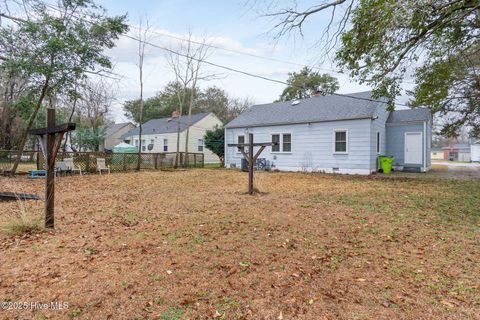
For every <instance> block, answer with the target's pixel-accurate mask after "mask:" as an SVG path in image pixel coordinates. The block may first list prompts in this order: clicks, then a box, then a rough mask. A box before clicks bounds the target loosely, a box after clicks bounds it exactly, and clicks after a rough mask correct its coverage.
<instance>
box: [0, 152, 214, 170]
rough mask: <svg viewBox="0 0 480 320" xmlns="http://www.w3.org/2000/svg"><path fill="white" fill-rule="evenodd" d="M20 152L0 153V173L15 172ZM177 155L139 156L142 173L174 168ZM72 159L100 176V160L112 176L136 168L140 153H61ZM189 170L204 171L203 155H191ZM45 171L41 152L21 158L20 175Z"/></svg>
mask: <svg viewBox="0 0 480 320" xmlns="http://www.w3.org/2000/svg"><path fill="white" fill-rule="evenodd" d="M179 155H180V157H179V164H178V166H179V167H184V163H185V153H184V152H180V154H179ZM17 156H18V151H12V150H0V165H1V166H0V169H1V170H2V171H8V170H10V169H11V168H12V166H13V163H14V162H15V159H16V158H17ZM175 157H176V153H175V152H165V153H142V154H140V169H150V170H160V169H168V168H173V167H174V165H175ZM68 158H73V163H74V164H75V166H76V167H77V168H80V169H82V172H91V173H95V172H97V158H100V159H105V162H106V164H107V166H110V170H111V171H112V172H115V171H129V170H135V169H136V168H137V161H138V154H137V153H105V152H59V153H58V154H57V159H56V160H57V161H63V160H65V159H68ZM187 163H188V167H194V168H202V167H203V166H204V155H203V153H190V152H189V153H188V161H187ZM44 167H45V159H44V157H43V153H42V152H40V151H24V152H22V155H21V157H20V164H19V166H18V169H17V172H19V173H24V172H28V171H30V170H40V169H43V168H44Z"/></svg>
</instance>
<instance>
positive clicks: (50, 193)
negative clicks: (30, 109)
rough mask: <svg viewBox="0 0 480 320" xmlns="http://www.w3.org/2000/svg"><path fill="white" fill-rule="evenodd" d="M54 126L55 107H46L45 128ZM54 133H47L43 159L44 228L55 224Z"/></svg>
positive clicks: (52, 226)
mask: <svg viewBox="0 0 480 320" xmlns="http://www.w3.org/2000/svg"><path fill="white" fill-rule="evenodd" d="M53 127H55V109H51V108H48V109H47V128H48V129H50V128H53ZM54 145H55V133H47V147H46V156H47V158H46V159H45V161H46V164H47V179H46V183H45V184H46V185H45V228H54V224H55V222H54V221H55V216H54V215H55V213H54V209H55V156H56V155H55V152H54Z"/></svg>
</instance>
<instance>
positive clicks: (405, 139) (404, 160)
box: [403, 131, 424, 166]
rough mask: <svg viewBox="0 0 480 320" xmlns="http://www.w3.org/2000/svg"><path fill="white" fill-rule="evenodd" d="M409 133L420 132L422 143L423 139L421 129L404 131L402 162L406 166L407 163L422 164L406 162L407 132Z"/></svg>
mask: <svg viewBox="0 0 480 320" xmlns="http://www.w3.org/2000/svg"><path fill="white" fill-rule="evenodd" d="M409 133H415V134H417V133H420V135H421V136H422V144H423V140H424V139H423V132H422V131H405V133H404V134H403V164H404V166H406V165H407V164H417V165H418V164H419V165H422V163H408V162H407V134H409ZM422 153H423V152H422Z"/></svg>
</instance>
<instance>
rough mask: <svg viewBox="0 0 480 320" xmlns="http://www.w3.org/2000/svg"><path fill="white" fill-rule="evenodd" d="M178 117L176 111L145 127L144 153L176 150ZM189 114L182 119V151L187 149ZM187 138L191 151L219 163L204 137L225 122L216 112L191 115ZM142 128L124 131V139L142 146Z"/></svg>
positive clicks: (209, 160) (148, 122) (148, 123)
mask: <svg viewBox="0 0 480 320" xmlns="http://www.w3.org/2000/svg"><path fill="white" fill-rule="evenodd" d="M178 120H179V117H178V116H177V114H176V113H173V114H172V117H168V118H160V119H152V120H150V121H147V122H145V123H144V124H143V126H142V152H145V153H161V152H176V151H177V130H178ZM187 121H188V119H187V116H182V118H181V121H180V152H185V139H186V133H187ZM190 123H191V124H190V130H189V137H188V152H191V153H203V154H204V161H205V163H219V162H220V159H219V158H218V156H217V155H215V154H214V153H213V152H211V151H210V150H208V149H207V148H205V145H204V141H203V137H204V136H205V133H206V132H207V130H212V129H215V128H218V127H221V126H222V125H223V124H222V121H220V119H218V118H217V116H216V115H214V114H213V113H197V114H193V115H192V116H191V121H190ZM138 134H139V128H135V129H133V130H130V131H129V132H127V133H125V134H124V135H123V136H122V138H123V141H125V142H127V143H130V144H132V145H134V146H137V147H138V146H139V144H140V141H139V137H138Z"/></svg>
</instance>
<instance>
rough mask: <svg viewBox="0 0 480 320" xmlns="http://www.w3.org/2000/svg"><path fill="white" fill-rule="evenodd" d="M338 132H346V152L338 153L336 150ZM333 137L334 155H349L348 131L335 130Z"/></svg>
mask: <svg viewBox="0 0 480 320" xmlns="http://www.w3.org/2000/svg"><path fill="white" fill-rule="evenodd" d="M337 132H345V143H346V145H345V150H346V151H336V150H335V142H336V140H335V139H336V133H337ZM332 137H333V141H332V153H333V154H348V151H349V148H348V147H349V143H348V140H349V138H348V129H333V134H332Z"/></svg>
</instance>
